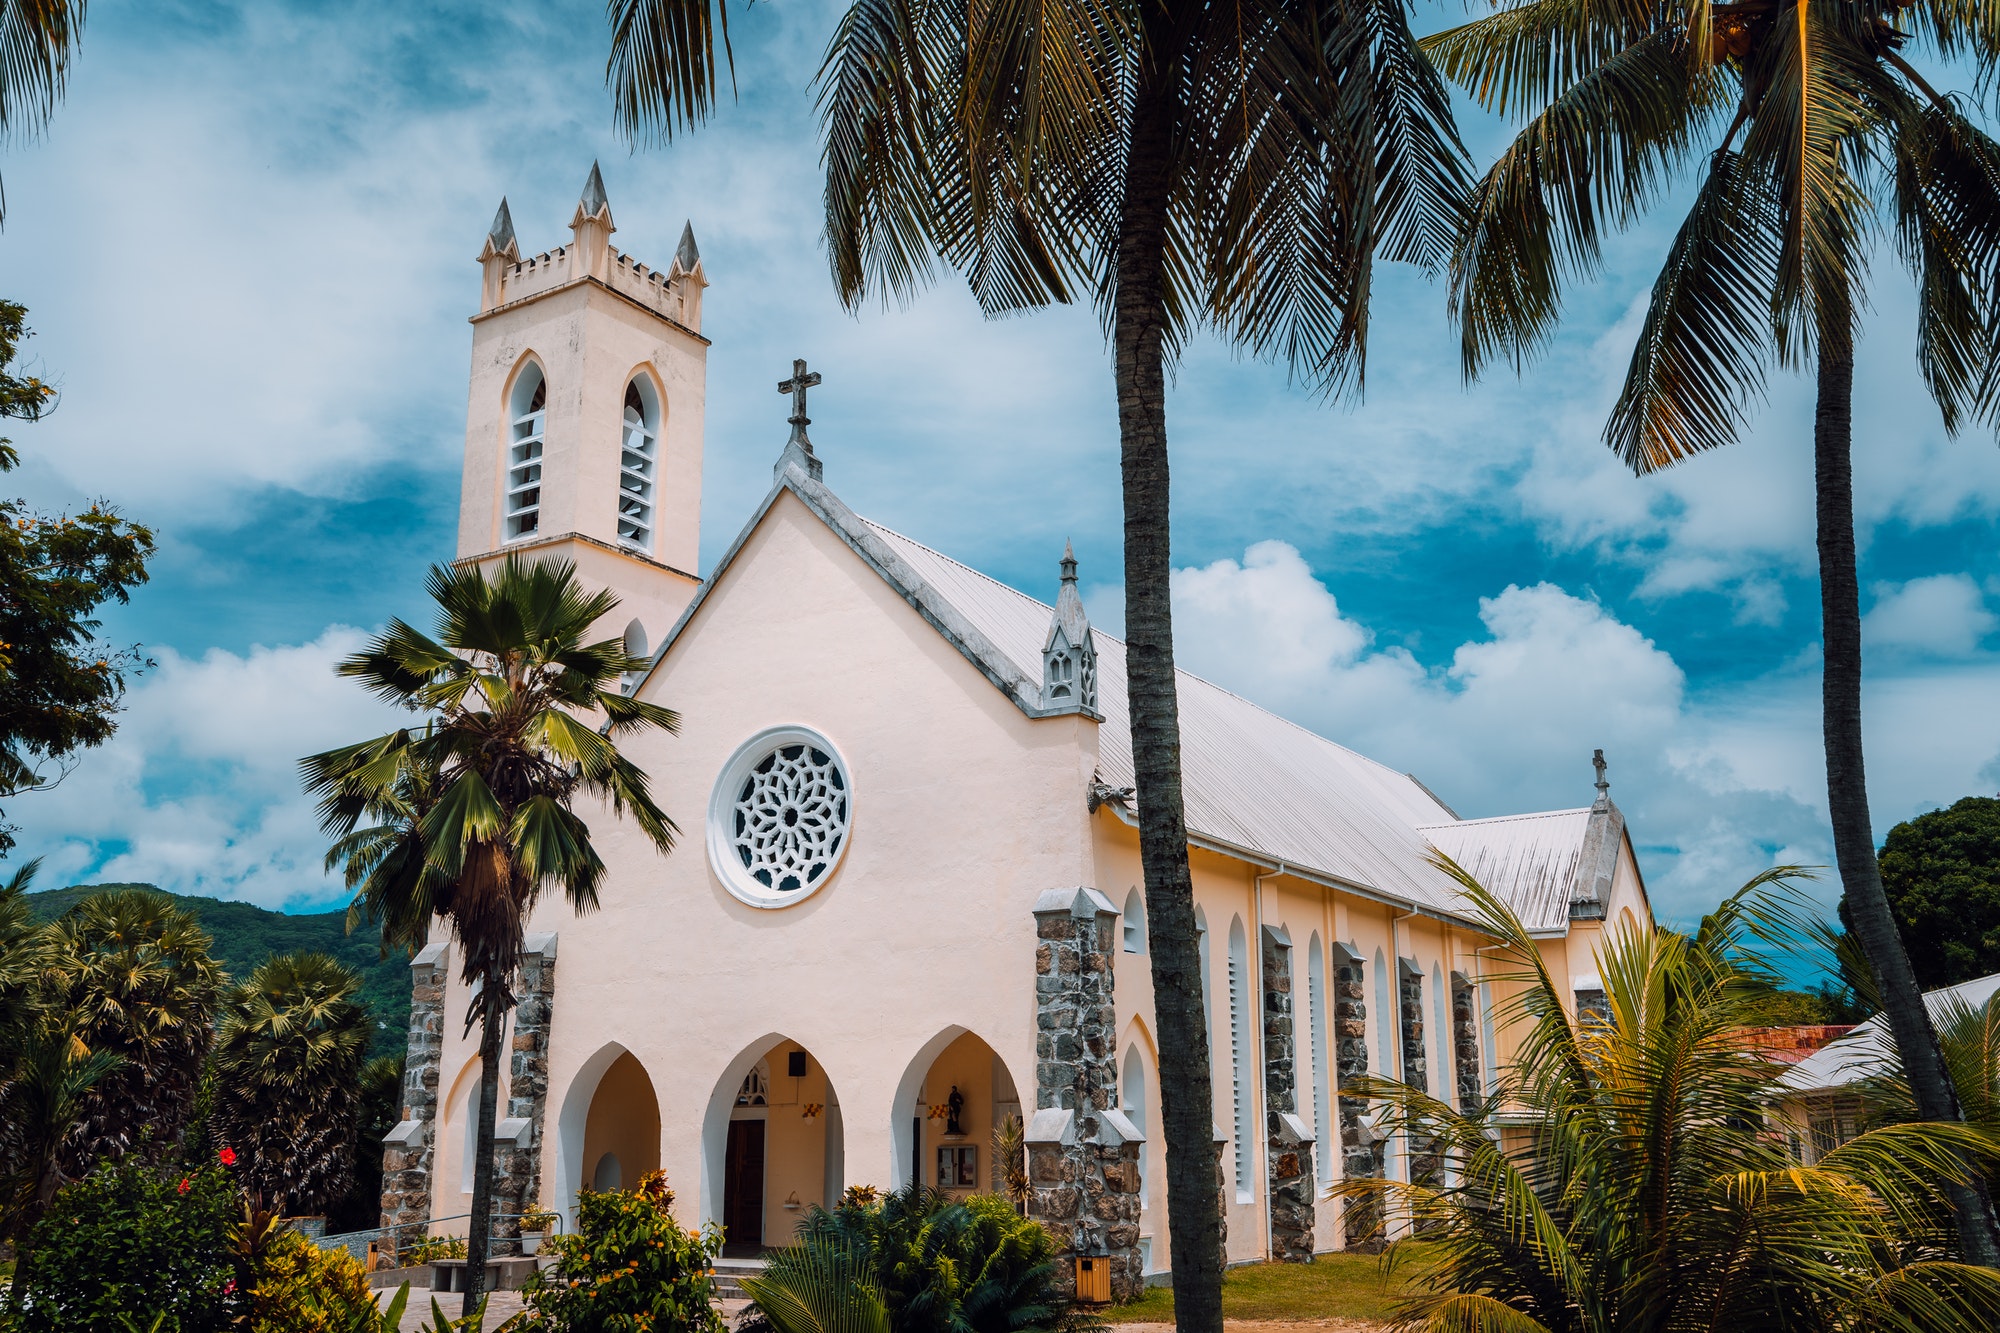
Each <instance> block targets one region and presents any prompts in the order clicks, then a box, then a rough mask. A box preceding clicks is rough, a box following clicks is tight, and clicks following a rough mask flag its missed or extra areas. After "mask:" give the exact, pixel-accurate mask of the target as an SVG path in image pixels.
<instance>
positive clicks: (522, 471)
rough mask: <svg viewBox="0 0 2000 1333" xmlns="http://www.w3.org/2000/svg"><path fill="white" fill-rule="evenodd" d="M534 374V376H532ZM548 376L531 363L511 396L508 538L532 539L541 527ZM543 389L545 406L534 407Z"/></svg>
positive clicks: (505, 479) (504, 476) (504, 474)
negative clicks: (536, 393) (537, 394)
mask: <svg viewBox="0 0 2000 1333" xmlns="http://www.w3.org/2000/svg"><path fill="white" fill-rule="evenodd" d="M531 377H532V378H531ZM548 386H549V379H548V375H547V374H546V373H545V372H544V371H543V370H542V368H541V366H540V365H539V364H537V363H535V362H532V361H531V362H529V363H528V364H527V365H526V366H523V367H522V368H521V373H520V374H519V375H518V376H516V377H515V380H514V388H513V391H512V392H511V393H510V394H509V395H508V399H507V402H508V408H507V456H506V458H505V459H504V460H503V462H504V464H505V467H504V468H503V470H502V475H501V484H502V486H503V487H504V488H505V502H504V504H503V505H502V509H503V510H504V511H505V517H504V518H503V520H502V521H503V522H504V524H505V525H506V526H505V536H506V540H508V541H510V542H519V541H532V540H533V539H535V538H536V537H539V536H541V529H542V481H543V477H542V471H543V469H542V454H543V449H544V445H545V436H546V431H547V426H548V415H549V410H548V398H549V387H548ZM537 389H540V390H541V394H542V406H540V407H539V408H537V407H533V406H532V404H533V403H534V401H535V391H536V390H537Z"/></svg>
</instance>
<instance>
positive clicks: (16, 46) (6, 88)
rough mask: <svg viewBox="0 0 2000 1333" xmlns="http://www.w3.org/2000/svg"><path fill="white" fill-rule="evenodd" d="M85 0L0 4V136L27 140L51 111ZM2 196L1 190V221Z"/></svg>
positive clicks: (3, 212) (2, 215)
mask: <svg viewBox="0 0 2000 1333" xmlns="http://www.w3.org/2000/svg"><path fill="white" fill-rule="evenodd" d="M85 4H86V0H18V2H17V3H13V4H7V5H0V139H16V140H19V139H28V138H33V137H34V136H35V135H36V134H38V133H40V132H41V129H42V127H43V126H44V125H46V124H48V123H49V117H50V116H52V115H54V114H55V110H56V102H57V101H58V100H59V99H60V98H61V97H62V95H63V89H64V87H65V86H67V84H68V83H69V62H70V57H71V55H72V54H73V53H74V52H75V50H76V44H77V42H78V41H79V40H80V39H81V38H82V36H83V11H84V7H85ZM6 216H7V195H6V191H5V190H4V189H0V221H5V220H6Z"/></svg>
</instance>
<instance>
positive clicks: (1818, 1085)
mask: <svg viewBox="0 0 2000 1333" xmlns="http://www.w3.org/2000/svg"><path fill="white" fill-rule="evenodd" d="M1996 991H2000V972H1996V973H1994V974H1993V975H1992V976H1989V977H1974V978H1973V979H1972V980H1971V981H1961V982H1960V983H1959V984H1958V985H1956V986H1944V987H1941V988H1939V989H1937V990H1933V991H1925V992H1924V1008H1926V1009H1928V1010H1930V1014H1931V1022H1932V1023H1934V1024H1938V1025H1942V1024H1943V1023H1944V1022H1945V1021H1946V1020H1947V1019H1948V1018H1949V1017H1950V1016H1951V1013H1952V1011H1953V1010H1954V1009H1959V1008H1965V1009H1979V1008H1982V1007H1984V1006H1985V1004H1986V1002H1987V1001H1988V1000H1990V999H1992V998H1993V995H1994V992H1996ZM1895 1050H1896V1039H1895V1038H1894V1037H1893V1036H1891V1035H1890V1034H1889V1025H1888V1023H1886V1022H1884V1021H1883V1018H1882V1015H1880V1014H1877V1015H1875V1016H1874V1017H1873V1018H1871V1019H1869V1020H1868V1021H1867V1022H1865V1023H1863V1024H1861V1026H1859V1027H1857V1028H1855V1029H1854V1031H1852V1032H1850V1033H1848V1034H1847V1035H1846V1036H1844V1037H1842V1038H1841V1039H1840V1040H1839V1041H1832V1042H1828V1043H1827V1044H1826V1045H1824V1046H1822V1047H1820V1048H1819V1049H1818V1050H1816V1051H1814V1052H1813V1053H1812V1054H1811V1055H1808V1056H1807V1057H1806V1058H1805V1059H1803V1060H1801V1061H1799V1062H1798V1063H1797V1064H1795V1065H1793V1066H1792V1067H1791V1068H1790V1069H1787V1070H1786V1071H1785V1072H1784V1074H1783V1075H1782V1076H1781V1077H1780V1078H1779V1080H1778V1081H1779V1082H1780V1083H1782V1084H1784V1085H1785V1087H1786V1088H1787V1089H1789V1090H1790V1091H1792V1092H1824V1091H1828V1090H1831V1089H1836V1088H1845V1087H1850V1086H1852V1085H1853V1084H1856V1083H1859V1082H1860V1081H1861V1080H1862V1079H1864V1078H1867V1077H1869V1076H1870V1075H1872V1074H1881V1073H1886V1072H1888V1070H1889V1069H1890V1068H1892V1067H1893V1066H1894V1064H1895V1059H1896V1056H1895Z"/></svg>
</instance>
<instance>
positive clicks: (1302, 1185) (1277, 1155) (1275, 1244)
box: [1263, 932, 1313, 1264]
mask: <svg viewBox="0 0 2000 1333" xmlns="http://www.w3.org/2000/svg"><path fill="white" fill-rule="evenodd" d="M1263 945H1264V957H1263V964H1264V965H1263V974H1264V1117H1265V1120H1266V1121H1267V1122H1268V1123H1267V1124H1266V1125H1265V1129H1264V1134H1265V1141H1266V1148H1267V1150H1268V1151H1267V1154H1266V1156H1267V1158H1268V1160H1269V1162H1270V1172H1271V1180H1270V1189H1271V1257H1272V1258H1273V1259H1278V1260H1283V1261H1285V1262H1288V1263H1301V1264H1309V1263H1311V1262H1312V1258H1313V1164H1312V1144H1311V1143H1309V1142H1301V1141H1300V1140H1299V1138H1298V1136H1297V1135H1296V1134H1295V1133H1293V1132H1292V1131H1291V1130H1290V1128H1289V1127H1288V1126H1287V1124H1286V1122H1285V1117H1287V1116H1292V1117H1294V1123H1296V1116H1297V1113H1298V1109H1299V1091H1298V1069H1297V1061H1296V1044H1295V1039H1294V1035H1293V1028H1294V1021H1293V1011H1292V951H1291V950H1290V949H1289V948H1287V947H1285V946H1284V945H1283V944H1281V943H1279V942H1278V941H1277V940H1275V939H1273V938H1272V937H1271V935H1270V934H1269V933H1268V932H1266V933H1265V936H1264V940H1263Z"/></svg>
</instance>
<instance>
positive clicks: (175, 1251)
mask: <svg viewBox="0 0 2000 1333" xmlns="http://www.w3.org/2000/svg"><path fill="white" fill-rule="evenodd" d="M239 1198H240V1196H239V1195H238V1193H237V1189H236V1182H235V1181H234V1180H232V1179H230V1175H229V1172H228V1171H227V1170H226V1169H224V1168H223V1167H221V1166H207V1167H202V1168H200V1169H198V1170H195V1171H191V1172H189V1173H187V1174H186V1175H182V1174H180V1173H179V1172H177V1171H161V1170H159V1169H158V1168H155V1167H151V1166H147V1165H144V1164H142V1163H140V1162H138V1161H137V1160H133V1159H128V1160H126V1161H124V1162H119V1163H113V1164H109V1165H106V1166H102V1167H99V1168H98V1169H97V1170H96V1171H94V1172H92V1173H91V1174H90V1175H89V1176H88V1177H87V1178H85V1179H84V1180H81V1181H79V1182H77V1183H76V1184H74V1185H71V1186H69V1187H68V1188H67V1189H65V1190H63V1191H62V1192H61V1193H60V1194H58V1195H56V1197H55V1201H54V1202H53V1203H51V1204H50V1206H49V1211H48V1212H47V1213H46V1214H44V1215H43V1217H42V1220H41V1221H39V1222H37V1223H36V1224H35V1227H34V1230H33V1231H31V1232H29V1234H28V1241H27V1244H26V1245H25V1246H24V1247H23V1250H22V1256H21V1260H20V1263H21V1268H22V1272H21V1281H20V1285H19V1287H18V1289H17V1291H16V1296H17V1299H18V1301H19V1307H18V1308H19V1311H20V1317H21V1328H22V1329H23V1330H24V1333H58V1331H60V1333H75V1330H79V1329H115V1328H119V1327H121V1323H120V1319H121V1317H123V1316H130V1317H131V1319H132V1320H133V1322H135V1323H136V1324H138V1326H139V1327H141V1328H147V1327H150V1326H151V1325H152V1324H153V1323H154V1322H155V1321H156V1320H158V1321H159V1323H160V1327H161V1328H162V1329H163V1330H166V1331H167V1333H211V1330H220V1329H222V1328H225V1327H227V1326H229V1324H230V1323H231V1321H232V1320H234V1319H235V1317H236V1316H237V1315H238V1314H240V1313H242V1306H243V1305H244V1303H245V1302H244V1299H243V1297H242V1295H241V1294H240V1293H239V1292H238V1291H237V1285H238V1284H237V1278H236V1273H235V1266H234V1262H233V1257H232V1254H233V1252H232V1248H231V1242H230V1234H229V1232H230V1224H231V1223H232V1221H234V1220H235V1219H236V1218H237V1217H238V1216H239V1214H240V1209H241V1203H240V1201H239ZM162 1317H163V1318H162Z"/></svg>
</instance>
